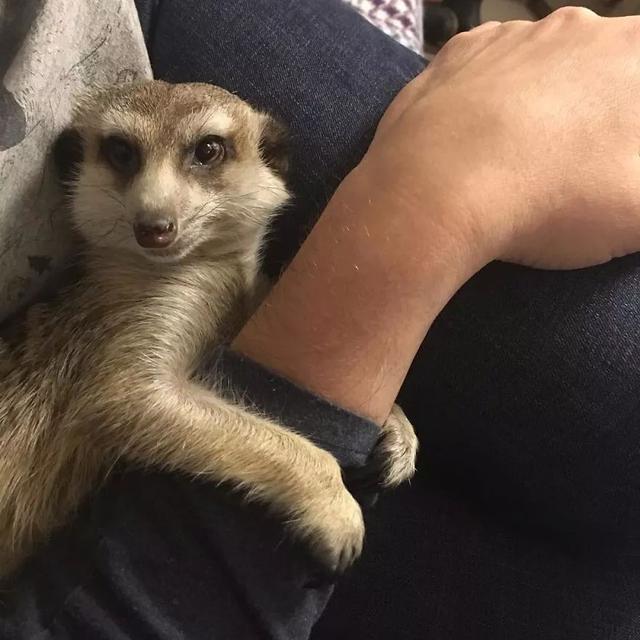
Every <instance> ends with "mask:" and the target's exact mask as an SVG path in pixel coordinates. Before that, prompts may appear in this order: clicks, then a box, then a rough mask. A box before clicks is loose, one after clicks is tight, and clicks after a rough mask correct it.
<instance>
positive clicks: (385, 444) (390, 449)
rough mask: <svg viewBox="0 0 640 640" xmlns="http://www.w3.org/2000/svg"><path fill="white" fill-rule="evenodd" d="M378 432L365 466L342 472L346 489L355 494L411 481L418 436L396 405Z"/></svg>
mask: <svg viewBox="0 0 640 640" xmlns="http://www.w3.org/2000/svg"><path fill="white" fill-rule="evenodd" d="M380 431H381V433H380V438H379V439H378V442H377V444H376V446H375V448H374V450H373V452H372V453H371V455H370V456H369V459H368V460H367V463H366V464H365V465H364V466H363V467H359V468H350V469H348V470H346V471H345V480H346V482H347V486H348V487H349V489H351V490H352V491H354V492H357V493H360V492H363V491H364V492H367V491H376V490H380V489H393V488H395V487H397V486H398V485H400V484H402V483H403V482H406V481H408V480H410V479H411V478H412V477H413V475H414V473H415V471H416V456H417V453H418V437H417V436H416V433H415V431H414V430H413V425H412V424H411V423H410V422H409V419H408V418H407V416H406V415H405V414H404V411H403V410H402V409H401V408H400V407H399V406H398V405H397V404H395V405H393V408H392V409H391V414H390V415H389V417H388V418H387V421H386V422H385V423H384V424H383V425H382V427H381V429H380Z"/></svg>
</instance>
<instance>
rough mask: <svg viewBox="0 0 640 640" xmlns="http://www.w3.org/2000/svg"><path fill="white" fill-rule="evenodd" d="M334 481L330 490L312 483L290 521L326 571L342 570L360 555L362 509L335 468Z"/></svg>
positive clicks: (333, 573) (362, 528)
mask: <svg viewBox="0 0 640 640" xmlns="http://www.w3.org/2000/svg"><path fill="white" fill-rule="evenodd" d="M336 467H337V465H336ZM337 481H338V482H339V486H336V487H335V488H334V489H333V490H331V491H328V490H321V489H318V488H317V487H316V488H315V492H314V494H313V495H312V496H311V497H309V499H308V500H307V501H305V504H304V506H303V507H302V511H301V512H300V513H299V515H298V516H297V517H296V518H295V520H294V521H292V522H291V525H292V526H293V528H294V530H295V531H294V533H295V534H296V535H297V536H298V537H300V538H302V539H303V540H304V541H305V542H306V543H307V544H308V545H309V547H310V549H311V552H312V553H313V555H314V556H315V558H316V559H317V560H318V561H319V562H320V564H321V566H322V567H323V569H324V570H325V571H326V572H327V573H328V574H329V575H338V574H341V573H344V571H346V570H347V569H348V568H349V567H350V566H351V565H352V564H353V563H354V562H355V561H356V560H357V559H358V557H359V556H360V554H361V552H362V545H363V541H364V520H363V517H362V510H361V509H360V505H359V504H358V503H357V502H356V500H355V499H354V497H353V496H352V495H351V494H350V493H349V492H348V491H347V489H346V488H345V486H344V485H343V483H342V480H341V478H340V475H339V470H338V475H337Z"/></svg>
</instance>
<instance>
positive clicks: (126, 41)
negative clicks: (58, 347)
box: [0, 0, 151, 320]
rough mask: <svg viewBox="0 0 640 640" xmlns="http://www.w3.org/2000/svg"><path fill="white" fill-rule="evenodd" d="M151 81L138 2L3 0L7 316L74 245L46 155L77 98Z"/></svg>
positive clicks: (1, 299) (3, 308) (1, 147)
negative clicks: (93, 89) (93, 91)
mask: <svg viewBox="0 0 640 640" xmlns="http://www.w3.org/2000/svg"><path fill="white" fill-rule="evenodd" d="M147 77H151V68H150V65H149V59H148V56H147V52H146V49H145V45H144V40H143V36H142V32H141V30H140V24H139V21H138V16H137V12H136V8H135V5H134V3H133V0H109V1H108V2H105V1H104V0H0V79H1V82H0V320H2V319H3V318H5V317H6V316H7V315H8V314H10V313H11V312H13V311H15V310H16V308H18V307H19V306H21V305H23V304H24V303H25V302H27V301H28V300H29V299H30V298H31V297H32V296H33V295H34V294H35V293H36V292H37V291H38V290H39V289H40V288H41V287H42V285H43V284H44V283H45V282H46V279H47V276H48V275H49V274H50V273H51V272H52V271H54V270H55V269H56V268H57V267H58V266H59V265H60V264H61V263H62V262H63V261H64V259H65V257H66V256H67V255H68V253H69V250H70V248H71V234H70V230H69V228H68V225H67V224H66V221H65V216H64V214H63V211H62V208H61V206H60V205H61V194H60V190H59V189H58V188H57V186H56V184H55V180H54V176H53V173H52V171H51V170H50V166H49V165H48V164H47V162H46V153H47V150H48V149H49V147H50V145H51V142H52V140H53V139H54V137H55V136H56V135H57V133H58V132H59V131H60V130H61V129H62V128H64V126H65V125H66V124H67V123H68V120H69V118H70V115H71V111H72V106H73V103H74V101H75V99H76V98H77V96H78V95H80V94H81V93H83V92H84V91H85V90H86V89H87V87H95V86H100V85H107V84H113V83H115V82H127V81H131V80H135V79H139V78H147Z"/></svg>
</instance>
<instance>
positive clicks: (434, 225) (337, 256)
mask: <svg viewBox="0 0 640 640" xmlns="http://www.w3.org/2000/svg"><path fill="white" fill-rule="evenodd" d="M377 177H378V176H377V175H376V173H375V172H374V171H369V169H368V167H367V166H366V165H362V166H360V167H358V168H357V169H356V170H354V172H352V173H351V174H350V175H349V176H348V177H347V178H346V179H345V181H344V182H343V183H342V185H341V186H340V188H339V189H338V191H337V192H336V194H335V195H334V197H333V198H332V200H331V202H330V203H329V205H328V207H327V209H326V210H325V212H324V213H323V215H322V216H321V218H320V220H319V222H318V223H317V225H316V226H315V228H314V229H313V231H312V232H311V234H310V235H309V237H308V238H307V240H306V241H305V243H304V244H303V246H302V248H301V249H300V251H299V252H298V254H297V256H296V257H295V258H294V260H293V261H292V263H291V265H290V266H289V268H288V269H287V270H286V271H285V273H284V274H283V276H282V278H281V279H280V281H279V282H278V284H277V285H276V287H275V288H274V290H273V291H272V292H271V293H270V295H269V296H268V297H267V299H266V300H265V302H264V303H263V304H262V305H261V307H260V308H259V309H258V311H257V312H256V314H255V315H254V317H253V318H252V319H251V320H250V322H249V323H248V324H247V326H246V327H245V328H244V329H243V330H242V331H241V333H240V334H239V336H238V337H237V339H236V340H235V342H234V345H233V346H234V348H235V349H237V350H239V351H241V352H243V353H244V354H245V355H247V356H249V357H251V358H252V359H254V360H256V361H258V362H260V363H261V364H263V365H264V366H266V367H267V368H269V369H272V370H274V371H275V372H277V373H280V374H281V375H283V376H284V377H287V378H289V379H290V380H292V381H293V382H295V383H296V384H298V385H300V386H302V387H305V388H307V389H309V390H310V391H313V392H314V393H316V394H317V395H320V396H322V397H324V398H326V399H327V400H329V401H331V402H333V403H334V404H337V405H339V406H342V407H344V408H346V409H349V410H351V411H353V412H354V413H357V414H359V415H362V416H365V417H367V418H370V419H373V420H374V421H377V422H382V421H384V419H385V418H386V415H387V414H388V411H389V409H390V407H391V405H392V404H393V402H394V400H395V397H396V395H397V392H398V390H399V387H400V385H401V384H402V381H403V380H404V377H405V375H406V371H407V369H408V367H409V365H410V363H411V361H412V359H413V357H414V355H415V353H416V351H417V349H418V347H419V346H420V343H421V342H422V340H423V338H424V335H425V334H426V332H427V330H428V328H429V326H430V325H431V323H432V322H433V320H434V318H435V317H436V315H437V314H438V313H439V312H440V310H441V309H442V307H443V306H444V305H445V304H446V302H447V301H448V300H449V298H450V297H451V296H452V295H453V294H454V293H455V291H456V290H457V289H458V288H459V287H460V286H461V285H462V284H463V283H464V282H465V281H466V279H468V277H470V276H471V275H472V274H473V272H474V271H475V269H476V266H475V262H474V260H475V258H473V255H474V251H473V250H472V249H471V248H470V246H469V245H467V244H466V240H465V241H463V240H462V238H463V235H464V234H460V233H458V232H456V234H451V233H449V232H448V224H447V225H443V224H442V222H441V220H439V218H440V217H442V219H445V218H446V216H447V213H446V212H444V211H440V210H439V207H446V206H448V205H447V203H446V202H442V203H441V202H438V203H435V202H434V203H432V202H430V201H429V202H427V201H424V202H412V201H411V199H410V196H407V197H406V198H403V197H402V196H401V195H397V196H396V195H395V194H394V193H393V192H391V191H389V190H385V189H383V188H381V184H382V183H381V182H380V181H379V180H377ZM436 207H438V208H436ZM452 207H453V205H452ZM451 215H453V213H451ZM372 389H373V390H375V393H373V392H372Z"/></svg>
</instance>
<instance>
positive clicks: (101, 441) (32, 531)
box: [0, 82, 364, 575]
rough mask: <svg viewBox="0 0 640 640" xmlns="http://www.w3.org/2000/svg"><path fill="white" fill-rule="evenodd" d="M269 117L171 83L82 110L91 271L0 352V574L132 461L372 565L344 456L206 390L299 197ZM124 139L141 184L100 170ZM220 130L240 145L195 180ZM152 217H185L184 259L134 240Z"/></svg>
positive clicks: (338, 563) (79, 202)
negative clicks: (131, 143) (273, 223)
mask: <svg viewBox="0 0 640 640" xmlns="http://www.w3.org/2000/svg"><path fill="white" fill-rule="evenodd" d="M267 118H268V116H265V115H264V114H260V113H258V112H256V111H255V110H253V109H251V108H250V107H249V106H248V105H246V104H245V103H243V102H242V101H241V100H239V99H238V98H236V97H234V96H232V95H231V94H228V93H227V92H225V91H223V90H222V89H218V88H216V87H210V86H208V85H167V84H165V83H160V82H150V83H145V84H142V85H137V86H134V87H129V88H122V89H115V90H108V91H103V92H99V93H97V94H96V95H94V96H92V97H90V98H89V99H87V100H86V101H85V102H84V103H83V104H82V106H81V107H80V108H79V110H78V112H77V114H76V117H75V121H74V126H75V127H76V128H77V129H78V130H79V131H80V133H81V137H82V141H83V147H84V159H83V162H82V163H81V166H80V170H79V172H78V174H77V176H76V179H75V180H74V181H73V193H72V203H73V206H72V216H73V220H74V223H75V225H76V227H77V229H78V231H79V233H80V235H81V236H82V237H83V238H84V241H85V243H86V251H85V267H86V273H85V275H84V277H83V278H82V279H81V281H80V282H79V283H78V284H77V285H76V286H74V287H73V288H72V289H71V290H69V291H67V292H66V293H65V294H64V296H62V297H61V298H60V300H59V301H58V302H57V303H54V304H52V305H50V306H43V305H39V306H35V307H33V308H32V309H31V310H30V312H29V314H28V317H27V321H26V326H25V332H24V333H25V336H24V338H23V339H21V340H20V341H18V342H15V343H13V342H11V343H6V344H3V343H1V342H0V376H1V380H0V381H1V383H2V386H1V387H0V389H1V390H0V575H6V574H8V573H10V572H11V571H12V570H14V569H15V568H16V567H17V566H18V565H19V564H20V562H21V561H22V559H23V558H24V557H25V556H26V555H28V554H29V553H30V552H31V551H32V550H33V549H34V547H35V546H36V545H38V544H39V543H41V542H42V541H43V540H44V539H45V538H46V537H47V536H48V535H49V534H50V533H51V531H52V530H53V529H55V528H56V527H58V526H59V525H61V524H62V523H64V522H65V521H67V520H68V519H69V517H70V516H71V515H72V514H73V512H74V510H75V509H76V508H77V506H78V505H79V503H80V502H81V501H82V500H83V499H84V498H85V497H86V496H87V494H88V493H89V492H90V490H91V489H92V488H94V487H95V486H96V485H97V484H98V483H99V482H101V481H103V480H104V479H105V477H106V476H107V475H108V473H109V471H110V470H111V469H112V468H113V467H114V465H115V464H116V463H118V462H119V461H121V460H124V461H127V462H129V463H132V464H137V465H153V466H155V467H160V468H164V469H169V470H180V471H183V472H187V473H189V474H193V475H198V476H205V477H207V478H210V479H211V480H212V481H215V482H225V483H229V484H230V485H231V486H233V487H236V488H237V489H239V490H241V491H242V492H243V493H244V495H246V496H247V497H249V498H251V499H259V500H261V501H263V502H265V503H267V504H268V505H269V506H270V507H271V508H273V509H274V510H275V511H276V512H277V513H278V514H280V515H281V516H283V517H284V518H285V519H286V520H287V522H288V525H289V526H290V527H291V529H292V531H293V533H294V534H295V535H297V536H299V537H301V538H303V539H305V540H307V541H308V542H309V543H310V544H311V546H312V547H313V549H314V550H315V551H316V552H317V553H318V554H319V556H320V557H321V558H322V559H323V561H324V562H326V563H327V565H328V567H329V568H331V569H343V568H345V567H346V566H347V565H349V564H350V563H351V562H352V561H353V560H354V559H355V558H356V557H357V556H358V555H359V553H360V550H361V547H362V539H363V534H364V527H363V521H362V514H361V511H360V508H359V506H358V504H357V503H356V502H355V500H354V499H353V498H352V496H351V495H350V493H349V492H348V491H347V490H346V489H345V487H344V485H343V483H342V479H341V472H340V469H339V467H338V464H337V463H336V461H335V459H334V458H333V457H332V456H331V455H330V454H328V453H327V452H325V451H323V450H321V449H319V448H317V447H315V446H314V445H312V444H311V443H310V442H309V441H307V440H306V439H305V438H303V437H301V436H299V435H297V434H295V433H293V432H292V431H290V430H288V429H285V428H283V427H281V426H279V425H277V424H275V423H274V422H272V421H270V420H268V419H266V418H263V417H260V416H257V415H255V414H252V413H249V412H248V411H247V410H245V409H244V408H242V407H241V406H240V405H236V404H233V403H231V402H228V401H226V400H223V399H222V398H221V397H219V396H218V395H216V393H214V392H212V391H210V390H207V389H205V388H204V387H203V386H200V385H198V383H197V381H195V380H194V373H195V371H196V367H197V365H198V363H199V361H200V359H201V358H202V355H203V353H204V352H205V351H206V350H207V349H208V348H210V347H211V346H213V345H215V344H218V343H220V342H221V341H222V340H223V339H227V338H228V337H229V336H230V335H232V334H233V332H234V331H235V330H236V328H237V327H238V326H240V323H241V322H243V321H244V319H245V318H246V315H247V312H248V310H249V309H250V308H251V304H252V302H251V292H252V290H253V288H254V286H255V283H256V277H257V264H258V257H259V256H258V254H259V249H260V246H261V243H262V239H263V236H264V231H265V227H266V224H267V223H268V221H269V219H270V217H271V216H272V214H273V212H274V211H275V210H276V209H277V208H278V207H279V206H281V205H282V204H283V203H284V202H285V200H286V199H287V193H286V189H285V186H284V183H283V181H282V179H281V178H280V177H279V176H278V175H277V174H276V173H275V172H274V171H273V170H271V168H270V167H269V166H267V164H266V162H265V160H264V159H263V158H262V157H261V153H260V144H261V141H260V140H261V131H262V128H263V127H264V126H266V122H267ZM216 126H223V127H225V131H215V130H214V131H211V130H210V127H214V128H215V127H216ZM114 131H117V132H119V133H121V134H124V135H126V136H127V137H130V138H132V139H135V140H137V142H138V144H139V145H140V148H141V149H142V155H143V158H144V163H143V166H142V168H141V169H140V171H139V173H138V174H137V175H136V176H134V177H133V178H131V179H129V180H123V179H122V177H121V176H116V175H114V172H113V171H112V170H111V169H110V168H109V167H108V166H107V165H106V164H105V163H104V162H103V161H102V160H101V159H100V154H99V150H98V148H99V140H100V138H101V136H104V135H109V134H110V133H112V132H114ZM211 133H213V134H224V136H225V137H229V138H231V139H232V140H233V145H234V149H235V153H234V157H233V158H232V159H230V160H229V161H228V162H226V163H223V164H222V165H221V166H220V168H219V169H217V170H216V171H212V172H210V173H209V174H206V175H205V174H204V173H202V172H200V173H198V175H192V173H191V169H190V168H189V167H188V166H187V165H185V162H184V157H185V154H187V155H188V153H189V151H188V149H189V145H191V144H192V143H193V142H194V141H195V140H196V139H197V138H198V137H202V136H203V135H205V134H211ZM155 208H161V209H163V210H170V211H172V212H174V213H176V216H177V220H178V228H179V238H178V240H177V241H176V244H177V248H176V247H173V246H172V247H170V248H169V249H168V250H153V251H151V250H149V251H148V250H143V249H141V248H140V247H139V246H137V245H136V243H135V239H134V237H133V233H132V230H131V229H132V220H133V216H134V215H135V212H137V211H139V210H140V209H144V210H148V209H155Z"/></svg>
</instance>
